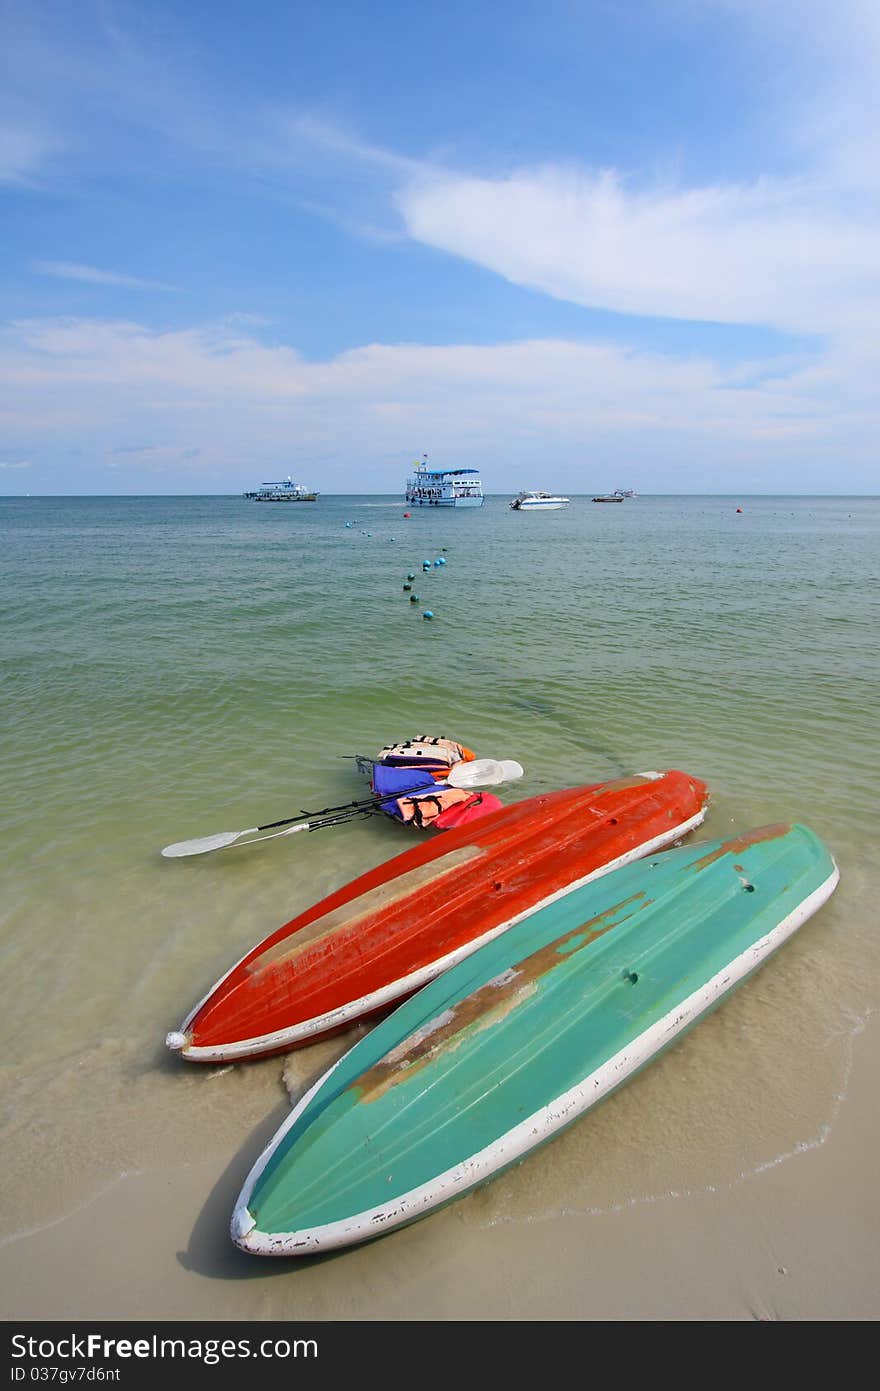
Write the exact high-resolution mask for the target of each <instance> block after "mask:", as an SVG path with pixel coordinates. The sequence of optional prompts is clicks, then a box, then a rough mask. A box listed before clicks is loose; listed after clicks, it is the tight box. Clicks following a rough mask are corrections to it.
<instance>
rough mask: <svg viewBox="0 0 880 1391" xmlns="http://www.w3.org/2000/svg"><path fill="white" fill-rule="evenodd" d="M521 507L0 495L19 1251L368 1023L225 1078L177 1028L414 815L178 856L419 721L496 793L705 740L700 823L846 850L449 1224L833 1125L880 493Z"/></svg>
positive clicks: (182, 1238)
mask: <svg viewBox="0 0 880 1391" xmlns="http://www.w3.org/2000/svg"><path fill="white" fill-rule="evenodd" d="M506 504H507V499H506V498H490V499H488V500H487V502H486V505H485V506H484V507H483V508H482V509H481V510H479V511H475V512H463V513H449V514H445V513H436V512H433V511H431V512H416V513H414V514H413V516H412V517H411V518H410V519H404V517H403V510H404V508H403V504H402V503H401V502H400V501H399V500H397V499H391V498H387V499H383V498H376V497H363V498H354V497H351V498H341V497H322V498H321V499H320V501H319V502H318V503H316V504H314V505H312V504H300V505H286V506H277V507H269V506H255V505H253V504H251V503H248V502H245V501H244V500H242V499H239V498H187V497H181V498H142V499H138V498H49V499H36V498H35V499H24V498H17V499H11V498H6V499H0V534H2V552H0V595H2V600H0V604H2V610H0V622H2V634H3V655H4V661H3V669H2V670H3V675H2V688H3V725H4V735H5V737H4V740H3V750H2V762H3V769H2V771H3V787H4V792H5V796H4V798H3V811H2V830H3V842H4V851H5V853H4V859H3V869H2V876H3V895H2V913H3V919H2V931H0V965H2V982H3V1010H2V1019H0V1028H2V1031H3V1053H2V1056H3V1063H2V1073H3V1081H4V1088H3V1091H4V1098H5V1103H4V1113H3V1154H4V1161H3V1162H4V1176H5V1182H4V1184H3V1191H2V1198H0V1229H2V1236H3V1240H4V1241H5V1243H6V1246H7V1250H10V1249H14V1247H15V1243H16V1241H19V1240H23V1239H25V1235H26V1234H27V1233H29V1232H33V1231H37V1230H40V1229H42V1228H46V1227H48V1226H49V1225H50V1224H52V1223H63V1219H64V1218H65V1217H66V1216H67V1215H68V1214H70V1213H71V1212H72V1211H74V1210H75V1209H76V1207H77V1206H78V1205H82V1204H83V1203H84V1202H87V1201H89V1200H90V1198H92V1197H94V1195H96V1194H99V1193H101V1192H103V1191H104V1190H106V1189H107V1188H108V1187H109V1186H111V1185H112V1184H113V1183H115V1182H116V1181H117V1180H118V1178H119V1176H120V1175H121V1174H126V1173H132V1172H141V1171H144V1170H149V1169H151V1168H155V1167H157V1166H161V1165H166V1164H168V1165H173V1164H175V1163H180V1164H190V1163H196V1162H198V1161H200V1160H202V1159H204V1158H205V1156H206V1155H211V1154H213V1155H228V1157H229V1161H230V1163H231V1164H233V1163H234V1162H235V1160H236V1156H241V1178H242V1179H243V1178H244V1176H245V1173H246V1170H247V1168H248V1167H249V1165H250V1163H251V1162H252V1160H253V1158H255V1157H256V1154H257V1153H258V1151H259V1148H260V1144H258V1143H257V1141H256V1140H255V1138H254V1137H255V1135H256V1134H257V1133H259V1134H260V1135H262V1134H263V1131H264V1129H265V1126H266V1124H267V1122H268V1120H269V1119H271V1118H273V1117H274V1119H275V1123H277V1119H278V1116H279V1115H280V1114H282V1113H283V1112H281V1111H279V1107H282V1108H283V1106H284V1105H286V1099H287V1093H288V1092H292V1093H294V1094H296V1093H297V1091H298V1090H300V1089H301V1088H302V1087H303V1086H304V1085H305V1084H306V1082H308V1081H309V1080H311V1078H312V1077H313V1076H314V1075H315V1074H316V1072H317V1071H319V1070H320V1069H321V1068H322V1067H323V1066H325V1065H326V1064H327V1062H329V1061H330V1060H331V1059H332V1058H334V1057H335V1056H337V1055H338V1053H339V1052H340V1051H341V1049H342V1048H343V1047H344V1046H346V1045H347V1043H348V1042H350V1041H351V1040H350V1039H348V1040H341V1041H340V1040H336V1041H334V1042H332V1043H328V1044H323V1045H319V1046H317V1047H315V1048H313V1049H308V1050H304V1051H302V1052H300V1053H297V1054H295V1055H292V1056H291V1057H289V1058H288V1059H287V1060H286V1061H285V1060H282V1059H267V1060H265V1061H263V1062H261V1063H259V1064H256V1065H250V1066H248V1065H243V1066H239V1067H236V1068H228V1069H223V1068H216V1069H199V1068H193V1067H187V1066H186V1065H185V1064H182V1063H180V1061H179V1060H177V1059H174V1058H171V1057H170V1056H168V1055H167V1054H166V1050H165V1049H164V1046H163V1039H164V1035H165V1032H166V1030H168V1029H170V1028H175V1027H176V1026H177V1025H178V1024H179V1022H180V1020H181V1019H182V1017H183V1016H184V1015H185V1014H186V1013H187V1012H188V1011H189V1009H190V1007H191V1006H192V1005H193V1004H194V1003H195V1001H196V1000H197V999H199V998H200V997H201V995H202V994H203V993H204V991H205V990H206V989H207V987H208V986H209V985H210V984H211V983H212V982H213V981H214V980H215V979H216V978H217V977H218V975H220V974H221V973H222V972H223V971H224V970H225V969H226V968H227V967H228V966H229V965H230V964H231V962H232V961H233V960H235V959H236V958H237V957H238V956H239V955H241V953H242V952H243V951H244V950H245V949H246V948H247V947H249V946H250V945H252V944H253V943H254V942H255V941H257V940H258V939H259V938H261V937H262V936H264V935H265V934H266V933H267V932H268V931H269V930H271V929H273V928H274V927H276V926H278V925H279V924H280V923H282V922H284V921H286V920H287V919H288V918H290V917H291V916H293V915H294V913H295V912H297V911H299V910H300V909H301V908H303V907H304V906H306V905H307V904H308V903H310V902H312V901H314V900H315V899H316V898H318V897H320V896H322V895H323V894H325V893H327V892H329V891H330V890H331V889H333V888H334V887H336V886H338V885H339V884H341V883H343V882H345V881H346V880H348V879H350V878H351V877H352V876H353V875H355V874H356V873H359V872H361V871H363V870H364V869H366V868H368V867H370V866H372V865H374V864H377V863H378V862H380V861H382V860H384V859H386V858H388V857H389V856H390V855H392V854H394V853H397V852H398V851H399V850H402V849H404V848H406V847H407V845H410V844H412V843H413V837H414V835H415V834H416V833H414V832H411V831H406V830H403V829H402V828H400V827H398V826H396V825H395V824H392V823H391V822H390V821H389V820H388V819H386V818H384V817H373V818H371V819H369V820H363V821H354V822H352V823H350V824H347V825H342V826H337V827H333V828H330V829H327V830H324V831H321V832H317V833H314V834H305V835H299V836H295V837H293V838H291V839H281V840H276V841H270V842H269V843H268V844H265V845H262V846H258V847H254V848H252V849H243V848H240V847H239V848H235V849H230V850H226V851H223V852H220V853H217V854H213V855H206V856H203V857H199V858H193V859H189V860H179V861H168V860H165V859H163V858H162V857H161V856H160V854H159V851H160V849H161V847H162V846H163V845H165V844H168V843H169V842H172V841H176V840H181V839H184V838H189V837H191V836H199V835H206V834H209V833H211V832H214V831H219V830H229V829H238V828H241V827H246V826H252V825H255V824H256V823H258V822H260V823H262V822H268V821H274V820H276V819H278V818H280V817H283V816H290V815H293V814H295V813H296V812H297V811H299V810H300V809H301V808H307V809H310V810H315V809H319V808H323V807H326V806H328V805H333V804H337V803H344V802H348V801H350V800H352V799H353V798H355V797H359V796H362V795H364V793H365V791H366V786H365V783H364V782H363V780H362V779H361V778H359V776H358V774H357V772H356V770H355V767H354V764H353V763H352V762H351V761H350V760H348V759H346V758H345V757H343V755H351V754H354V753H365V754H373V753H375V752H376V751H377V750H378V749H379V748H380V747H381V746H382V745H383V744H384V743H386V742H389V741H393V740H397V739H401V738H406V737H408V736H411V735H413V734H415V733H419V732H422V731H430V732H433V733H438V734H447V735H449V736H451V737H454V738H456V739H460V740H461V741H463V742H464V743H466V744H467V745H469V746H470V747H471V748H473V749H475V750H476V751H477V753H478V754H479V755H480V756H486V757H497V758H515V759H517V760H519V762H521V763H522V764H523V766H524V768H525V770H526V771H525V776H524V778H523V779H522V781H521V782H519V783H516V784H513V785H510V786H509V787H504V788H501V789H497V790H498V792H499V795H500V796H501V797H502V798H503V799H504V800H505V801H510V800H514V799H518V798H520V797H525V796H530V795H533V794H534V793H536V792H539V791H542V790H546V789H548V788H552V787H556V786H561V785H566V784H573V783H577V782H586V781H594V780H597V779H600V778H604V777H608V776H613V775H616V774H619V773H621V772H629V771H637V770H640V769H648V768H664V767H680V768H684V769H686V770H688V771H690V772H693V773H695V774H697V775H699V776H700V777H702V778H705V779H706V780H707V781H708V783H709V784H710V787H711V789H712V795H713V800H712V805H711V809H710V813H709V816H708V818H707V821H706V823H705V827H704V829H703V831H701V832H700V835H701V836H703V837H709V836H714V835H721V834H725V833H727V832H728V831H729V830H730V829H731V828H732V827H737V828H739V829H745V828H747V827H750V826H756V825H760V824H764V823H767V822H773V821H780V820H800V821H805V822H807V823H808V824H810V825H811V826H813V828H814V829H815V830H816V831H817V832H818V833H819V834H820V835H821V836H822V837H823V838H824V839H825V841H826V843H827V844H828V846H829V848H830V849H831V851H832V853H833V854H834V856H835V858H836V859H837V861H838V863H839V865H840V868H841V876H842V877H841V884H840V887H839V889H838V890H837V892H836V894H835V895H834V897H833V898H832V900H831V901H830V903H829V904H828V905H827V906H826V907H825V908H824V909H823V910H822V911H821V912H820V913H819V914H818V915H817V917H816V918H814V919H813V920H811V922H810V923H809V924H807V925H806V926H805V927H804V928H803V929H802V931H801V932H799V933H798V934H797V936H796V937H795V938H794V939H793V940H792V941H791V942H790V943H789V944H788V945H786V946H785V948H784V949H783V950H782V951H781V952H780V953H779V955H778V956H776V957H775V958H774V959H773V960H772V961H771V962H770V963H769V964H768V965H767V967H766V968H765V969H764V970H763V971H762V972H761V973H759V975H758V976H756V977H755V978H754V980H752V981H751V982H749V983H748V984H747V985H746V986H745V987H744V988H743V989H742V990H741V991H739V992H738V993H737V995H736V996H735V997H734V999H733V1000H731V1001H730V1002H728V1003H727V1004H726V1005H725V1006H724V1008H723V1009H721V1010H720V1011H718V1013H717V1014H715V1015H713V1016H712V1017H711V1018H709V1019H707V1020H705V1021H704V1022H702V1023H701V1024H700V1026H699V1028H698V1029H697V1030H695V1031H694V1033H693V1034H692V1035H691V1036H690V1037H689V1038H687V1039H686V1040H685V1041H683V1042H682V1044H681V1045H680V1046H679V1047H678V1048H676V1049H674V1050H673V1051H672V1052H671V1053H670V1054H668V1055H666V1056H665V1057H664V1058H662V1059H661V1060H659V1061H658V1062H657V1063H656V1064H655V1065H654V1066H653V1067H652V1068H650V1069H649V1070H648V1071H647V1072H646V1073H645V1074H644V1075H643V1076H641V1077H640V1078H639V1079H638V1080H637V1081H635V1082H633V1083H632V1085H630V1086H628V1087H627V1088H625V1089H624V1090H622V1091H621V1092H620V1093H619V1094H618V1095H616V1096H615V1097H613V1098H612V1099H611V1100H610V1101H609V1102H607V1103H606V1104H605V1105H603V1106H602V1107H601V1108H599V1110H597V1112H596V1113H595V1114H594V1115H593V1116H591V1117H590V1118H588V1119H587V1120H585V1121H584V1122H581V1123H580V1124H578V1125H577V1126H575V1127H574V1128H572V1129H571V1130H570V1131H568V1132H567V1133H566V1134H565V1135H564V1136H562V1137H560V1138H559V1139H558V1140H557V1141H555V1142H554V1144H553V1145H552V1146H550V1147H548V1148H547V1149H545V1150H543V1151H542V1152H541V1153H540V1154H538V1155H535V1156H533V1157H531V1158H530V1159H529V1160H527V1161H526V1163H525V1164H524V1165H522V1166H521V1167H520V1168H518V1169H516V1170H514V1171H512V1172H511V1173H510V1174H508V1175H505V1176H503V1177H502V1178H499V1179H498V1180H497V1181H495V1182H494V1183H492V1184H490V1185H489V1186H487V1187H486V1188H484V1189H482V1190H480V1191H478V1192H477V1193H475V1194H473V1195H472V1196H471V1197H469V1198H467V1199H465V1200H464V1201H463V1202H462V1203H460V1204H457V1205H456V1206H455V1208H454V1209H450V1210H449V1212H448V1213H444V1214H441V1215H440V1216H438V1217H437V1218H432V1219H431V1221H437V1222H453V1223H458V1222H462V1223H465V1224H468V1225H469V1226H477V1227H479V1226H486V1227H491V1226H494V1225H497V1224H498V1223H510V1222H512V1223H528V1222H532V1221H535V1220H537V1219H541V1218H547V1217H553V1216H558V1215H560V1214H564V1213H566V1212H593V1211H610V1210H613V1209H615V1208H616V1207H625V1206H627V1205H631V1204H633V1203H638V1202H648V1201H654V1200H655V1199H656V1198H658V1197H662V1196H664V1195H668V1194H673V1193H686V1192H689V1191H708V1190H711V1189H712V1186H713V1185H719V1186H723V1185H730V1184H736V1183H737V1182H740V1181H741V1180H742V1178H743V1176H744V1175H748V1174H752V1173H755V1172H758V1171H760V1170H761V1168H762V1166H767V1165H775V1164H778V1163H784V1162H785V1161H786V1158H787V1156H790V1155H793V1154H796V1153H799V1152H803V1150H804V1149H808V1148H810V1147H811V1146H816V1145H821V1144H822V1143H823V1141H824V1137H825V1136H827V1134H828V1133H829V1129H830V1127H832V1126H833V1124H834V1118H835V1115H836V1111H837V1107H838V1106H839V1103H840V1098H841V1096H842V1095H843V1094H844V1093H845V1091H846V1086H847V1077H848V1068H849V1065H850V1061H849V1060H850V1054H851V1047H852V1040H853V1038H854V1037H855V1036H856V1035H857V1033H858V1031H859V1030H860V1029H861V1027H862V1026H863V1024H864V1021H865V1020H866V1019H867V1018H868V1016H869V1015H870V1014H871V1013H872V1011H874V1010H875V1009H876V1007H877V996H878V980H880V971H878V948H877V934H876V906H875V905H876V903H877V900H878V896H880V861H878V854H877V850H876V813H877V809H878V801H877V795H876V790H875V788H876V769H877V766H878V753H880V719H878V713H880V712H878V708H877V707H878V702H877V650H876V638H877V632H878V624H877V609H878V590H880V545H878V541H880V501H878V500H877V499H858V498H839V499H834V498H770V497H761V498H748V499H742V498H738V499H732V498H718V497H712V498H693V497H690V498H675V497H662V498H661V497H658V498H649V497H642V498H638V499H635V500H632V501H628V502H626V503H624V504H622V505H619V506H615V507H602V506H597V505H593V504H591V503H590V501H589V499H587V498H576V499H574V500H573V502H572V505H571V506H570V507H569V508H568V509H567V510H565V511H562V512H553V513H546V514H517V513H513V512H511V511H510V510H509V509H508V507H507V505H506ZM737 506H741V507H742V508H743V511H742V513H738V512H737V510H736V509H737ZM346 522H351V526H346ZM440 556H443V558H444V559H445V560H446V565H445V566H434V565H433V561H434V560H435V559H437V558H439V557H440ZM423 559H426V560H430V561H431V562H432V564H431V569H430V570H429V571H428V572H427V573H423V571H422V561H423ZM409 571H412V572H413V573H414V574H415V576H416V580H415V583H414V585H413V588H414V591H415V592H416V593H417V594H418V595H419V599H420V602H419V603H418V604H411V603H410V602H409V596H408V595H407V594H405V593H404V592H403V589H402V585H403V582H404V581H405V579H406V575H407V572H409ZM427 608H430V609H431V610H432V611H433V612H434V615H435V617H434V619H433V621H429V622H426V621H424V619H423V617H422V614H423V612H424V610H425V609H427ZM188 1235H189V1234H188V1233H187V1232H169V1233H168V1244H169V1251H174V1250H176V1249H178V1248H179V1247H180V1246H181V1245H183V1244H185V1243H186V1241H187V1238H188ZM217 1241H218V1250H219V1249H220V1247H221V1246H222V1245H223V1244H224V1243H226V1241H227V1238H226V1233H225V1229H221V1230H218V1233H217ZM381 1249H382V1243H379V1244H378V1245H377V1246H376V1247H373V1248H371V1259H372V1260H374V1261H375V1262H378V1263H379V1266H380V1267H381V1262H382V1259H383V1258H382V1255H381ZM372 1253H375V1254H372ZM281 1283H283V1282H281ZM278 1285H279V1282H276V1288H277V1287H278ZM270 1307H271V1306H270ZM41 1312H42V1313H44V1314H47V1315H51V1313H52V1310H51V1309H48V1310H40V1309H39V1308H37V1309H36V1310H35V1314H36V1315H37V1316H38V1315H39V1314H40V1313H41ZM182 1313H183V1315H184V1316H185V1310H184V1311H182ZM263 1316H265V1315H263ZM331 1316H332V1315H331Z"/></svg>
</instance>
